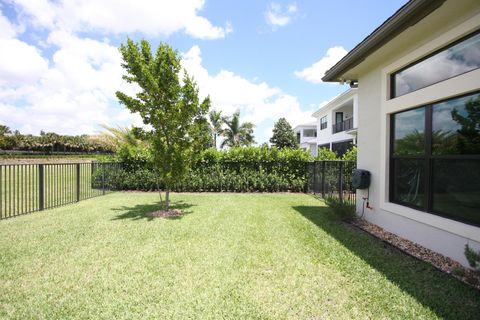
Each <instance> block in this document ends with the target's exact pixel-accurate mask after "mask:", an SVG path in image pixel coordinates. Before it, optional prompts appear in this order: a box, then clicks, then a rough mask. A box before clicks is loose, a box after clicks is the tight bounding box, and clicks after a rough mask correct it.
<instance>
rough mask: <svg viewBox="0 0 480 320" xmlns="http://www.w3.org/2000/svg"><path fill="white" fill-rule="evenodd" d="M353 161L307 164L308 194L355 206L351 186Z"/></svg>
mask: <svg viewBox="0 0 480 320" xmlns="http://www.w3.org/2000/svg"><path fill="white" fill-rule="evenodd" d="M356 167H357V164H356V162H355V161H314V162H310V163H309V164H308V188H307V189H308V192H311V193H315V194H317V195H319V196H321V197H322V198H325V199H327V198H335V199H338V200H340V201H342V202H345V203H347V204H351V205H355V203H356V190H355V189H354V188H353V186H352V173H353V171H354V170H355V169H356Z"/></svg>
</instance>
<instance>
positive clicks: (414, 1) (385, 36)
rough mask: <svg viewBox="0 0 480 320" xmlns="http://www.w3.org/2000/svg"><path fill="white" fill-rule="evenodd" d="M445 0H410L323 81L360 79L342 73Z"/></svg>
mask: <svg viewBox="0 0 480 320" xmlns="http://www.w3.org/2000/svg"><path fill="white" fill-rule="evenodd" d="M445 1H446V0H410V1H409V2H408V3H406V4H405V5H404V6H403V7H401V8H400V9H399V10H397V12H395V13H394V14H393V15H392V16H391V17H390V18H388V19H387V20H385V22H384V23H382V24H381V25H380V26H379V27H378V28H377V29H375V30H374V31H373V32H372V33H371V34H370V35H369V36H367V37H366V38H365V39H364V40H363V41H362V42H360V43H359V44H358V45H357V46H356V47H355V48H353V49H352V50H351V51H350V52H349V53H348V54H347V55H346V56H345V57H343V59H341V60H340V61H339V62H337V63H336V64H335V65H334V66H333V67H332V68H330V69H329V70H328V71H327V72H325V75H324V76H323V78H322V81H324V82H342V81H344V80H352V81H358V79H343V78H342V75H343V74H344V73H345V72H347V71H348V70H350V69H352V68H354V67H356V66H357V65H359V64H360V63H361V62H362V61H364V60H365V59H366V58H367V57H368V56H370V55H371V54H372V53H374V52H375V51H376V50H378V49H379V48H381V47H382V46H384V45H385V44H387V43H388V42H389V41H390V40H392V39H393V38H395V37H396V36H397V35H399V34H400V33H402V32H403V31H405V30H406V29H408V28H409V27H411V26H413V25H415V24H416V23H417V22H419V21H420V20H422V19H423V18H425V17H426V16H427V15H429V14H430V13H432V12H433V11H435V10H436V9H438V8H439V7H440V6H442V5H443V3H444V2H445Z"/></svg>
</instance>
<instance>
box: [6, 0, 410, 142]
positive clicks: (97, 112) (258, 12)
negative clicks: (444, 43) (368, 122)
mask: <svg viewBox="0 0 480 320" xmlns="http://www.w3.org/2000/svg"><path fill="white" fill-rule="evenodd" d="M405 2H406V1H405V0H402V1H400V0H389V1H380V0H377V1H353V0H348V1H313V0H310V1H253V0H252V1H232V0H223V1H222V0H205V1H202V0H176V1H155V0H145V1H141V0H102V1H97V0H57V1H53V2H52V1H47V0H0V11H1V15H0V123H3V124H6V125H8V126H10V127H11V128H13V129H19V130H20V131H22V132H24V133H34V134H38V133H39V131H40V130H44V131H55V132H58V133H64V134H80V133H88V134H93V133H95V132H98V131H99V130H100V128H99V125H100V124H107V125H127V124H130V123H134V124H137V125H139V124H140V123H141V121H140V119H139V117H138V116H135V115H131V114H130V113H129V112H128V111H127V110H125V109H124V108H123V107H122V106H120V105H119V104H118V102H117V101H116V99H115V95H114V93H115V91H116V90H122V91H126V92H131V93H133V92H135V88H133V87H132V86H129V85H127V84H126V83H124V82H123V81H122V80H121V74H122V69H121V67H120V62H121V61H120V56H119V54H118V50H117V48H118V46H119V44H120V43H122V42H124V41H125V39H126V37H127V36H130V37H131V38H133V39H134V40H139V39H141V38H142V37H143V38H146V39H147V40H149V41H150V42H151V43H152V44H153V46H156V45H157V44H158V43H159V42H160V41H165V42H167V43H169V44H170V45H171V46H172V47H174V48H176V49H178V50H179V52H181V53H182V55H183V61H182V64H183V66H184V68H185V69H186V70H187V71H188V72H189V73H190V74H191V75H193V76H194V77H195V79H196V81H197V83H198V85H199V87H200V94H201V95H202V96H205V95H207V94H209V95H210V96H211V98H212V101H213V107H214V108H216V109H218V110H222V112H223V113H224V114H225V115H229V114H231V113H232V112H234V111H235V110H237V109H238V110H240V112H241V116H242V120H244V121H251V122H253V123H254V124H255V125H256V130H255V136H256V141H257V142H258V143H263V142H266V141H268V139H269V137H270V134H271V128H272V127H273V123H274V122H275V121H276V120H278V118H279V117H286V118H287V120H289V122H290V123H291V124H292V125H296V124H299V123H301V122H305V121H311V120H313V119H312V118H310V115H311V113H313V112H314V111H315V110H317V109H318V108H319V107H320V106H321V105H322V104H324V103H325V102H326V101H328V100H330V99H331V98H333V97H334V96H336V95H337V94H339V93H341V92H342V91H344V90H346V89H347V86H342V85H339V84H329V83H322V82H321V81H320V78H321V77H322V75H323V73H324V72H325V70H326V69H328V68H330V67H331V66H332V65H333V64H334V63H335V62H336V61H338V60H339V59H340V58H341V57H342V56H343V55H344V54H345V53H346V52H347V51H349V50H351V49H352V48H353V47H354V46H355V45H356V44H358V43H359V42H360V41H361V40H363V39H364V38H365V37H366V36H367V35H368V34H370V33H371V32H372V31H373V30H374V29H375V28H376V27H378V26H379V25H380V24H381V23H382V22H383V21H384V20H385V19H387V18H388V17H389V16H391V15H392V14H393V13H394V12H395V11H396V10H397V9H398V8H400V7H401V6H402V5H403V4H404V3H405Z"/></svg>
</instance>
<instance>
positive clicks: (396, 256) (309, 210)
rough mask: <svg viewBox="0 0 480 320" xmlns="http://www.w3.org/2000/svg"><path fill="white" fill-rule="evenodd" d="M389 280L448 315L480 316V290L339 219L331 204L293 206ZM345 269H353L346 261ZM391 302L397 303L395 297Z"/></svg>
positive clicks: (420, 300)
mask: <svg viewBox="0 0 480 320" xmlns="http://www.w3.org/2000/svg"><path fill="white" fill-rule="evenodd" d="M293 208H294V209H295V210H296V211H298V212H299V213H300V214H301V215H303V216H304V217H305V218H307V219H308V220H310V221H311V222H313V223H314V224H316V225H317V226H318V227H319V228H321V229H322V230H323V231H325V232H327V233H328V234H329V235H331V236H332V237H334V238H335V239H336V240H337V241H339V242H340V243H341V244H342V245H343V246H344V247H346V248H347V249H349V250H350V251H351V252H353V253H354V254H355V255H356V256H357V257H359V258H361V259H362V260H363V261H365V262H366V263H368V264H369V265H370V266H371V267H373V268H374V269H376V270H377V271H379V272H381V273H382V274H383V275H384V276H385V277H386V278H387V279H388V280H389V281H390V282H393V283H394V284H396V285H397V286H398V287H399V288H401V289H402V290H403V291H404V292H406V293H408V294H409V295H411V296H412V297H414V298H415V299H416V300H417V301H418V302H419V303H421V304H422V305H424V306H426V307H428V308H429V309H430V310H432V311H433V312H435V314H436V315H437V316H439V317H441V318H445V319H478V316H479V314H480V292H479V291H478V290H475V289H474V288H471V287H469V286H467V285H465V284H463V283H462V282H460V281H458V280H457V279H455V278H453V277H451V276H449V275H447V274H444V273H443V272H440V271H438V270H437V269H435V268H434V267H433V266H431V265H430V264H428V263H425V262H422V261H419V260H417V259H415V258H412V257H410V256H408V255H406V254H404V253H403V252H401V251H400V250H398V249H396V248H394V247H392V246H390V245H388V244H385V243H384V242H382V241H380V240H379V239H376V238H374V237H373V236H371V235H369V234H367V233H366V232H363V231H360V230H358V229H355V228H353V227H352V226H349V225H347V224H344V223H342V222H340V221H339V220H338V219H337V218H336V217H335V216H334V215H333V213H332V211H331V210H330V208H328V207H320V206H294V207H293ZM337 267H338V266H337ZM341 271H345V272H346V273H351V272H354V271H353V270H350V269H349V265H348V263H345V265H344V270H341ZM391 303H394V302H393V301H392V302H391Z"/></svg>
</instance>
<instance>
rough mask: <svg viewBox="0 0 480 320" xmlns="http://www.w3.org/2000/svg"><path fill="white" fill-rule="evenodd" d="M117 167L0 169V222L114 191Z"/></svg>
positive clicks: (18, 166)
mask: <svg viewBox="0 0 480 320" xmlns="http://www.w3.org/2000/svg"><path fill="white" fill-rule="evenodd" d="M119 168H120V165H119V164H118V163H96V162H92V163H48V164H47V163H46V164H1V165H0V220H1V219H5V218H10V217H15V216H18V215H22V214H26V213H30V212H35V211H41V210H44V209H49V208H54V207H58V206H62V205H66V204H69V203H74V202H78V201H81V200H84V199H88V198H92V197H96V196H100V195H104V194H106V193H109V192H111V191H112V190H115V182H114V181H113V179H112V178H111V177H112V174H111V173H112V171H114V170H117V169H119Z"/></svg>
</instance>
